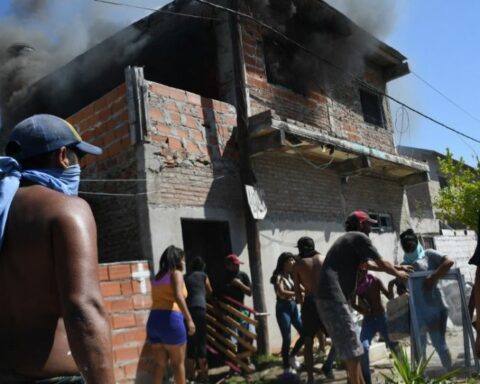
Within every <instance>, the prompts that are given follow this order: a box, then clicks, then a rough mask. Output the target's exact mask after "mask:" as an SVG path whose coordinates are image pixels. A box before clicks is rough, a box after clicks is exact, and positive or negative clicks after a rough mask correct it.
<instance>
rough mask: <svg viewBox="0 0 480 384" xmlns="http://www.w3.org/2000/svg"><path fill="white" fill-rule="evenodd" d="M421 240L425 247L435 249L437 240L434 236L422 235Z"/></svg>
mask: <svg viewBox="0 0 480 384" xmlns="http://www.w3.org/2000/svg"><path fill="white" fill-rule="evenodd" d="M421 242H422V243H423V248H425V249H435V241H434V240H433V237H432V236H421Z"/></svg>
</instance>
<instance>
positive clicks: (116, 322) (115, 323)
mask: <svg viewBox="0 0 480 384" xmlns="http://www.w3.org/2000/svg"><path fill="white" fill-rule="evenodd" d="M135 325H136V315H134V314H132V313H128V314H114V315H112V327H113V328H115V329H118V328H128V327H134V326H135Z"/></svg>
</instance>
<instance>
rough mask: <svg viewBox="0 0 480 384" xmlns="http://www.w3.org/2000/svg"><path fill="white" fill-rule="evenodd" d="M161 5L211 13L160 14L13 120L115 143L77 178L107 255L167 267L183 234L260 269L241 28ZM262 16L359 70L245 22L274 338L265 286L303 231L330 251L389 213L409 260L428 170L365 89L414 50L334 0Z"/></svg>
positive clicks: (75, 65) (282, 7) (396, 73)
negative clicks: (411, 202)
mask: <svg viewBox="0 0 480 384" xmlns="http://www.w3.org/2000/svg"><path fill="white" fill-rule="evenodd" d="M256 3H257V2H254V3H253V4H256ZM258 3H260V2H258ZM261 3H262V4H263V3H264V2H261ZM242 4H243V2H242ZM293 5H295V12H291V13H289V12H287V11H288V10H290V9H291V8H292V6H293ZM163 9H164V10H168V11H169V12H182V13H184V14H185V13H188V14H194V15H197V16H202V18H196V19H192V18H187V17H182V16H175V15H172V14H171V13H168V14H165V13H160V12H158V13H154V14H152V15H150V16H148V17H146V18H145V19H142V20H140V21H139V22H137V23H135V24H134V25H132V26H131V27H129V28H127V29H125V30H123V31H121V32H119V33H117V34H116V35H114V36H112V37H111V38H109V39H107V40H106V41H104V42H103V43H101V44H99V45H98V46H96V47H94V48H92V49H91V50H89V51H87V52H85V53H84V54H82V55H81V56H79V57H78V58H76V59H75V60H73V61H72V62H70V63H69V64H67V65H66V66H64V67H62V68H60V69H59V70H57V71H55V72H53V73H51V74H50V75H49V76H47V77H46V78H44V79H42V80H41V81H39V82H38V83H36V84H35V85H34V86H33V87H32V88H31V91H30V93H29V94H30V97H29V99H28V100H27V101H25V102H24V103H23V104H19V105H18V106H17V108H16V109H15V110H11V109H10V110H7V109H5V108H4V109H3V114H4V115H3V117H4V119H3V121H4V122H5V123H6V126H7V127H11V126H13V124H14V123H16V122H17V121H19V120H20V119H21V118H23V117H25V116H27V115H30V114H32V113H40V112H43V113H53V114H57V115H60V116H62V117H65V118H68V119H69V121H71V122H72V124H74V125H75V126H76V127H77V129H78V130H79V132H80V133H81V134H82V135H83V137H84V138H85V139H87V140H90V141H92V142H93V143H94V144H96V145H100V146H102V147H103V148H104V150H105V153H104V155H103V156H101V157H99V158H97V159H95V158H92V157H90V158H86V159H85V162H84V164H83V166H84V177H85V178H86V179H90V180H87V181H84V182H83V183H82V185H81V191H83V197H85V198H86V199H87V200H88V201H89V202H90V204H91V205H92V208H93V211H94V213H95V217H96V219H97V223H98V232H99V236H98V239H99V251H100V260H101V261H103V262H106V261H109V262H110V261H124V260H137V259H143V260H148V261H149V262H150V267H151V268H152V269H157V266H158V260H159V257H160V255H161V253H162V251H163V250H164V248H165V247H166V246H168V245H169V244H176V245H179V246H183V247H184V249H185V250H186V252H187V255H188V257H191V256H194V255H202V256H203V257H204V258H205V259H206V261H207V265H208V267H207V268H208V272H209V273H210V275H211V277H212V280H213V282H214V283H215V280H216V279H217V278H218V276H219V274H220V273H221V271H222V264H223V258H224V257H225V255H227V254H228V253H230V252H235V253H237V254H239V255H240V256H241V257H242V259H244V260H245V261H246V265H245V268H246V269H247V271H248V268H249V262H248V251H247V246H246V234H245V216H244V214H245V207H244V203H243V200H242V188H243V186H242V185H241V182H240V178H239V166H238V165H239V164H238V148H237V142H236V140H235V134H234V133H235V127H236V124H237V122H236V109H235V105H236V101H235V92H234V91H235V78H234V71H233V57H234V56H233V53H232V44H231V30H230V25H231V24H230V23H229V22H228V19H227V15H226V14H225V13H224V12H222V11H220V10H216V9H213V8H211V7H209V6H207V5H200V4H199V3H198V2H195V1H175V2H173V3H172V4H170V5H168V6H166V7H164V8H163ZM242 10H243V11H244V12H250V9H249V8H248V7H245V9H242ZM254 16H255V17H257V18H261V19H262V20H264V21H265V22H266V23H268V24H271V25H275V27H276V28H277V29H279V30H281V31H283V32H284V33H286V34H287V35H288V36H290V37H291V38H293V39H295V40H297V41H300V42H301V43H302V44H306V45H308V46H309V48H310V49H312V50H316V51H320V53H321V54H322V55H326V56H328V58H329V60H331V61H333V62H334V64H335V65H336V66H339V67H341V68H345V69H346V71H347V72H349V73H354V74H355V76H356V77H359V78H361V79H362V82H358V81H357V80H355V79H353V78H352V77H351V76H349V75H345V74H344V73H342V72H338V71H337V70H335V69H333V67H331V66H330V65H328V64H325V63H324V62H322V61H319V60H317V59H314V58H313V57H312V56H310V55H308V54H307V53H305V52H303V51H302V50H300V49H299V48H297V47H295V46H294V45H292V44H291V43H288V42H287V41H286V40H284V39H283V38H281V37H279V36H278V35H277V34H275V33H273V32H272V31H271V30H268V29H265V28H263V27H261V26H259V25H258V24H256V23H254V22H253V21H251V20H247V19H244V18H240V28H241V37H242V46H243V60H242V63H241V65H242V66H243V70H244V74H245V79H246V88H247V89H246V91H247V95H248V105H249V115H250V121H249V129H250V149H251V158H252V161H253V170H254V173H255V177H256V179H257V181H258V184H257V187H259V188H261V189H262V190H263V191H264V198H265V202H266V206H267V208H268V213H267V216H266V218H265V219H264V220H263V221H260V222H259V227H260V248H261V255H262V256H261V266H262V269H263V282H264V289H265V296H266V298H267V309H268V312H269V313H270V316H269V318H268V321H269V325H270V341H271V342H270V344H271V346H272V347H273V348H275V349H278V347H279V346H280V340H281V338H280V335H279V331H278V327H277V324H276V321H275V315H274V313H275V295H274V292H273V287H272V286H271V285H270V284H269V283H268V281H269V278H270V276H271V273H272V271H273V269H274V267H275V264H276V260H277V257H278V256H279V255H280V253H281V252H283V251H291V252H296V248H294V246H295V244H296V241H297V239H298V238H299V237H301V236H305V235H307V236H311V237H312V238H313V239H314V240H315V242H316V245H317V249H318V250H319V251H320V252H321V253H323V254H325V253H326V252H327V250H328V249H329V247H330V245H331V244H332V242H333V241H334V240H335V239H336V238H338V237H339V236H341V235H342V233H343V232H344V228H343V223H344V219H345V217H346V216H347V214H348V213H349V212H350V211H352V210H355V209H362V210H365V211H367V212H369V213H370V214H372V215H375V217H377V218H378V219H379V222H380V223H379V225H378V226H377V227H376V228H375V229H374V233H373V234H372V236H371V237H372V240H373V242H374V244H375V245H376V246H377V247H378V249H379V251H380V253H381V254H382V255H384V257H385V258H387V259H389V260H391V261H394V262H395V261H398V260H399V257H400V255H401V253H400V250H399V246H398V234H399V232H400V231H401V230H403V229H405V228H407V227H408V226H409V218H410V215H409V210H408V205H407V199H406V195H405V190H404V187H405V186H408V185H412V184H417V183H419V182H422V181H425V180H427V172H428V165H427V164H425V163H423V162H420V161H417V160H414V159H411V158H407V157H405V156H402V155H398V154H397V152H396V149H395V146H394V140H393V125H392V120H391V116H390V110H389V104H388V102H387V100H386V99H385V98H384V97H382V96H380V95H379V94H377V93H375V92H372V91H371V89H369V87H373V88H375V89H377V90H378V91H380V92H381V93H383V92H386V84H387V83H388V82H389V81H390V80H393V79H395V78H398V77H400V76H403V75H405V74H407V73H408V65H407V63H406V58H405V57H404V56H403V55H401V54H400V53H399V52H397V51H396V50H394V49H393V48H391V47H389V46H387V45H386V44H384V43H382V42H380V41H378V40H377V39H375V38H374V37H373V36H371V35H369V34H368V33H366V32H365V31H363V30H361V29H360V28H359V27H358V26H356V25H355V24H353V23H352V22H351V21H350V20H349V19H347V18H346V17H345V16H344V15H342V14H340V13H339V12H337V11H336V10H334V9H333V8H331V7H329V6H328V5H326V4H325V3H323V2H322V1H318V0H302V1H300V0H295V1H293V2H291V1H278V2H271V5H270V6H265V7H262V8H261V9H254ZM315 42H317V43H318V44H317V45H312V44H315ZM365 83H367V84H368V85H369V87H365ZM6 130H7V129H6ZM92 179H97V181H95V180H92ZM98 179H100V180H102V181H98ZM122 179H127V180H122ZM253 283H254V286H255V283H256V282H255V281H253Z"/></svg>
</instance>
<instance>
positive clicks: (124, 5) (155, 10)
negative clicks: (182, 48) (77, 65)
mask: <svg viewBox="0 0 480 384" xmlns="http://www.w3.org/2000/svg"><path fill="white" fill-rule="evenodd" d="M93 1H96V2H97V3H104V4H110V5H118V6H122V7H128V8H136V9H142V10H144V11H153V12H159V13H165V14H168V15H175V16H183V17H190V18H193V19H204V20H215V21H216V20H218V19H216V18H214V17H207V16H199V15H192V14H189V13H182V12H174V11H167V10H165V9H159V8H158V9H157V8H149V7H144V6H141V5H135V4H127V3H121V2H117V1H110V0H93Z"/></svg>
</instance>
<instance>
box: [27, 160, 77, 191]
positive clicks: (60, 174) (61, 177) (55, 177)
mask: <svg viewBox="0 0 480 384" xmlns="http://www.w3.org/2000/svg"><path fill="white" fill-rule="evenodd" d="M80 173H81V169H80V166H79V165H78V164H76V165H71V166H70V167H68V168H67V169H59V168H45V169H32V170H27V171H24V172H22V177H24V178H25V179H28V180H30V181H32V182H34V183H37V184H40V185H43V186H44V187H47V188H51V189H53V190H55V191H58V192H62V193H65V194H66V195H69V196H77V195H78V187H79V186H80Z"/></svg>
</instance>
